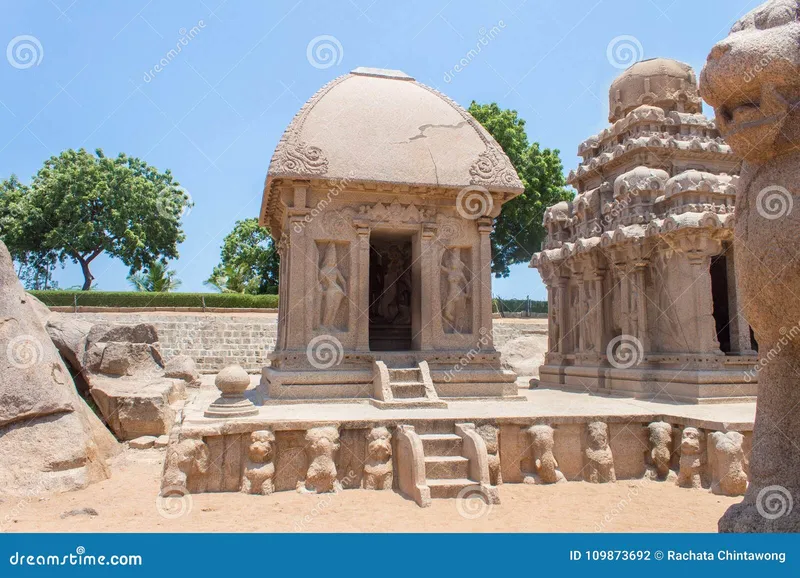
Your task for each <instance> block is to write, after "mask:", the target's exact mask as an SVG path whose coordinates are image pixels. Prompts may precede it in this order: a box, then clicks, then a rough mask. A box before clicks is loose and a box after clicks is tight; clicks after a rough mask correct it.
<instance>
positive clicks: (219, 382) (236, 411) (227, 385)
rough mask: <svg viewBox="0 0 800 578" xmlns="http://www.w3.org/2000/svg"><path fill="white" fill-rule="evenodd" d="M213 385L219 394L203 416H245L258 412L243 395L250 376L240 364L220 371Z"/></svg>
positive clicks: (248, 384)
mask: <svg viewBox="0 0 800 578" xmlns="http://www.w3.org/2000/svg"><path fill="white" fill-rule="evenodd" d="M214 385H216V386H217V389H218V390H219V391H220V394H221V395H220V397H218V398H217V400H216V401H214V403H212V404H211V405H210V406H208V409H207V410H206V412H205V414H204V415H205V417H245V416H249V415H256V414H257V413H258V408H257V407H256V406H254V405H253V402H252V401H250V400H249V399H247V398H246V397H245V396H244V392H245V391H246V390H247V388H248V387H249V386H250V376H249V375H248V374H247V372H246V371H245V370H244V368H242V367H241V366H239V365H229V366H228V367H226V368H225V369H223V370H222V371H220V372H219V373H218V374H217V377H216V379H215V380H214Z"/></svg>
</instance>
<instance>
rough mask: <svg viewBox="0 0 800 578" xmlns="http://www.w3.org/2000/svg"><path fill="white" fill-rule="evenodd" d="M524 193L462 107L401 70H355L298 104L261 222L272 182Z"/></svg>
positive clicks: (275, 160) (270, 177) (275, 161)
mask: <svg viewBox="0 0 800 578" xmlns="http://www.w3.org/2000/svg"><path fill="white" fill-rule="evenodd" d="M314 178H322V179H328V180H343V181H346V182H347V183H349V184H355V183H389V184H400V185H408V186H410V187H446V188H450V187H452V188H463V187H466V186H469V185H477V186H482V187H485V188H486V189H488V190H489V191H491V192H498V193H510V196H515V195H517V194H519V193H521V192H522V191H523V190H524V187H523V185H522V182H521V181H520V179H519V177H518V175H517V173H516V171H515V170H514V167H513V165H512V164H511V162H510V161H509V159H508V157H507V156H506V155H505V153H504V152H503V150H502V148H500V145H498V144H497V142H496V141H495V140H494V139H493V138H492V136H491V135H490V134H489V133H488V132H487V131H486V130H485V129H484V128H483V127H482V126H481V125H480V123H478V121H476V120H475V119H474V118H473V117H472V116H471V115H470V114H469V113H468V112H467V111H466V110H464V109H463V108H462V107H461V106H459V105H458V104H456V103H455V102H454V101H452V100H450V99H449V98H447V97H446V96H444V95H443V94H441V93H439V92H437V91H436V90H434V89H432V88H430V87H428V86H425V85H424V84H421V83H419V82H417V81H415V80H414V79H413V78H412V77H410V76H408V75H407V74H405V73H403V72H401V71H399V70H384V69H374V68H357V69H355V70H353V71H352V72H350V73H349V74H346V75H344V76H340V77H339V78H336V79H335V80H333V81H331V82H330V83H328V84H327V85H325V86H324V87H323V88H322V89H320V90H319V92H317V93H316V94H315V95H314V96H312V97H311V98H310V99H309V100H308V102H306V103H305V105H303V107H302V108H301V109H300V111H299V112H298V113H297V115H296V116H295V117H294V119H293V120H292V122H291V123H290V124H289V126H288V128H287V129H286V132H285V133H284V134H283V136H282V137H281V140H280V142H279V143H278V145H277V147H276V148H275V152H274V154H273V155H272V160H271V162H270V165H269V171H268V172H267V179H266V183H265V187H264V202H263V204H262V213H261V220H262V222H265V221H266V220H267V219H266V218H265V217H266V215H265V212H266V211H268V210H269V204H270V199H271V197H272V195H273V191H272V190H271V188H272V187H271V184H272V183H273V182H274V181H275V180H277V179H282V180H283V179H314Z"/></svg>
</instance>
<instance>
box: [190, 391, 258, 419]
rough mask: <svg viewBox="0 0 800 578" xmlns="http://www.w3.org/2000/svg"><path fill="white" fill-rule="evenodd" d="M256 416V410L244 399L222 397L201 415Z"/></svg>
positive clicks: (239, 397) (251, 403)
mask: <svg viewBox="0 0 800 578" xmlns="http://www.w3.org/2000/svg"><path fill="white" fill-rule="evenodd" d="M256 414H258V408H257V407H256V406H254V405H253V402H252V401H250V400H249V399H247V398H246V397H241V396H236V397H225V396H224V395H223V396H221V397H219V398H217V400H216V401H215V402H213V403H212V404H211V405H209V406H208V409H207V410H206V411H205V413H204V414H203V415H204V416H205V417H246V416H249V415H256Z"/></svg>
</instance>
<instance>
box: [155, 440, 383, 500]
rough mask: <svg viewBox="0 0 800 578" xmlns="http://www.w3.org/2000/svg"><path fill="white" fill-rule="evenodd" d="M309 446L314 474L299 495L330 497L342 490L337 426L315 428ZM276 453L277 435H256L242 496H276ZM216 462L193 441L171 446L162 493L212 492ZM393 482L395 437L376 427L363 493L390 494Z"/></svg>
mask: <svg viewBox="0 0 800 578" xmlns="http://www.w3.org/2000/svg"><path fill="white" fill-rule="evenodd" d="M305 441H306V445H305V452H306V456H307V458H308V469H307V470H306V476H305V479H304V480H301V481H299V482H298V483H297V491H298V492H302V493H325V492H336V491H338V490H341V489H342V485H341V482H340V481H339V478H338V472H337V470H336V462H335V455H336V452H337V451H338V450H339V446H340V444H339V430H338V429H337V428H336V427H333V426H328V427H318V428H313V429H310V430H308V431H307V432H306V436H305ZM275 453H276V452H275V434H274V433H273V432H272V431H270V430H268V429H264V430H259V431H255V432H252V433H251V434H250V444H249V446H248V448H247V460H246V463H245V466H244V472H243V475H242V483H241V488H240V489H241V491H242V492H244V493H247V494H262V495H269V494H272V493H273V492H274V491H275V484H274V478H275V463H274V460H275ZM210 462H211V457H210V452H209V449H208V446H207V445H206V444H205V443H204V442H203V441H202V440H200V439H189V438H187V439H184V440H182V441H180V442H178V443H176V444H172V445H170V448H169V450H168V452H167V457H166V461H165V464H164V476H163V480H162V493H165V494H166V493H170V492H176V491H177V492H180V491H182V490H185V491H188V492H191V493H199V492H204V491H206V487H205V486H206V478H207V474H208V472H209V467H210V465H211V464H210ZM392 481H393V467H392V436H391V434H390V433H389V430H388V429H386V428H385V427H376V428H373V429H372V430H370V431H369V433H368V434H367V459H366V461H365V463H364V476H363V478H362V487H363V488H365V489H368V490H390V489H392Z"/></svg>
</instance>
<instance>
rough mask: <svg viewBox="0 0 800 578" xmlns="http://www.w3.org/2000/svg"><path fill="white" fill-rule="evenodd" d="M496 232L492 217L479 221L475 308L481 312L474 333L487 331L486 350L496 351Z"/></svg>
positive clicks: (474, 295) (474, 292)
mask: <svg viewBox="0 0 800 578" xmlns="http://www.w3.org/2000/svg"><path fill="white" fill-rule="evenodd" d="M493 230H494V224H493V223H492V219H491V218H490V217H481V218H480V219H478V234H479V235H480V245H479V252H480V264H481V266H480V269H479V270H478V271H477V272H476V273H475V277H476V279H475V280H474V281H473V284H472V287H473V297H472V303H473V307H475V308H478V309H479V311H480V315H479V316H478V318H479V320H480V321H479V324H478V327H473V332H480V331H481V329H485V336H486V338H487V339H488V341H487V342H486V346H485V349H490V350H491V349H494V337H493V335H492V241H491V238H490V235H491V234H492V231H493Z"/></svg>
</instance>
